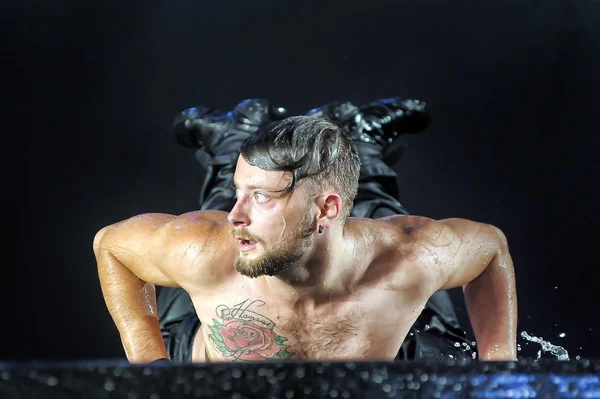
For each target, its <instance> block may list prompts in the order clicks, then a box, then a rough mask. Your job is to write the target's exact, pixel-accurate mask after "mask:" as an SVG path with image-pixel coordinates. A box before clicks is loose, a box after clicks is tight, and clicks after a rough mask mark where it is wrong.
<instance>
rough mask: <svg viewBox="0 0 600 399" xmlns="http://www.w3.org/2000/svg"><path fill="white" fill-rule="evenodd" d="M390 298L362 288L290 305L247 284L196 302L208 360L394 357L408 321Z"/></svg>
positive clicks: (406, 329)
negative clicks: (321, 300)
mask: <svg viewBox="0 0 600 399" xmlns="http://www.w3.org/2000/svg"><path fill="white" fill-rule="evenodd" d="M390 295H391V294H390ZM392 303H394V298H386V296H385V295H382V294H381V293H380V294H379V295H377V297H376V298H375V297H374V296H373V295H369V294H368V293H361V294H357V295H353V296H349V297H342V298H336V299H335V300H331V301H327V302H325V303H320V304H317V305H315V304H310V305H307V304H304V303H302V302H300V303H296V304H295V305H293V306H292V305H288V304H285V303H281V302H279V301H276V300H273V299H272V298H268V297H266V296H264V295H261V294H260V293H258V292H256V291H253V290H245V289H243V290H238V291H236V292H230V293H229V295H222V296H221V295H219V297H216V296H215V297H213V298H204V299H203V300H199V301H198V300H197V301H195V305H196V310H197V312H198V316H199V317H200V320H201V322H202V327H201V328H202V330H201V332H202V337H203V339H204V344H205V347H206V356H207V357H208V359H207V360H210V361H264V360H285V359H294V360H363V359H393V358H394V357H395V355H396V353H397V351H398V349H399V347H400V345H401V343H402V340H403V339H404V337H405V335H406V332H407V331H408V327H410V325H411V323H410V322H409V321H408V320H403V318H402V317H401V316H400V313H398V312H395V311H392V310H394V309H393V308H394V306H390V304H392ZM411 313H412V312H411ZM407 322H408V325H407V327H406V328H403V327H402V325H403V324H407Z"/></svg>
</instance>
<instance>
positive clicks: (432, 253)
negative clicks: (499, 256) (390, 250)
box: [380, 216, 506, 291]
mask: <svg viewBox="0 0 600 399" xmlns="http://www.w3.org/2000/svg"><path fill="white" fill-rule="evenodd" d="M380 221H382V222H383V223H385V224H387V225H389V226H390V228H391V229H392V231H393V232H394V233H393V236H394V237H395V238H396V239H395V240H394V242H395V244H394V245H397V246H398V250H397V255H398V257H399V263H398V265H399V267H400V268H401V269H402V268H404V269H408V270H410V273H409V274H410V275H411V276H415V277H417V278H418V280H419V281H420V282H421V283H420V284H424V285H425V286H426V287H427V286H429V287H427V288H428V289H433V290H434V291H435V290H437V289H439V288H441V287H442V288H446V289H447V288H453V287H457V286H460V285H461V284H462V283H463V282H464V281H466V280H469V279H472V278H475V277H476V275H477V273H479V272H480V271H481V270H482V267H484V266H485V265H487V264H488V263H489V262H490V261H491V259H492V258H493V256H494V255H495V254H496V253H497V252H498V251H499V250H500V249H501V248H502V247H504V246H506V237H505V236H504V234H503V233H502V231H501V230H500V229H498V228H497V227H495V226H493V225H491V224H488V223H482V222H477V221H474V220H469V219H462V218H451V219H442V220H435V219H432V218H428V217H424V216H393V217H390V218H386V219H381V220H380ZM396 243H397V244H396ZM409 281H410V280H409ZM469 281H470V280H469ZM417 283H418V282H417Z"/></svg>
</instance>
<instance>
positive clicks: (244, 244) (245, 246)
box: [238, 238, 256, 251]
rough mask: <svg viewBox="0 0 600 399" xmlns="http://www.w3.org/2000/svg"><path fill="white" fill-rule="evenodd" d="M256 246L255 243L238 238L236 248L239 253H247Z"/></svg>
mask: <svg viewBox="0 0 600 399" xmlns="http://www.w3.org/2000/svg"><path fill="white" fill-rule="evenodd" d="M255 246H256V241H254V240H246V239H243V238H238V247H239V249H240V251H249V250H251V249H252V248H254V247H255Z"/></svg>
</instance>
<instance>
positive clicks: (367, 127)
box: [308, 97, 431, 166]
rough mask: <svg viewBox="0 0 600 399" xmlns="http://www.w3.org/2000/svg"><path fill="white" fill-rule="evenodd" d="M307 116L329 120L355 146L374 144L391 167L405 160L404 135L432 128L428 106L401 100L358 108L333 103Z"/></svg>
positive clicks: (397, 98)
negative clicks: (340, 128)
mask: <svg viewBox="0 0 600 399" xmlns="http://www.w3.org/2000/svg"><path fill="white" fill-rule="evenodd" d="M308 115H315V116H319V117H326V118H328V119H330V120H332V121H334V122H336V123H338V124H339V125H341V126H342V127H344V129H346V131H347V133H348V134H349V135H350V136H351V137H352V139H353V140H354V142H355V143H357V145H358V143H360V142H364V143H369V144H373V145H375V146H376V147H377V149H378V150H379V153H380V156H381V158H382V159H383V160H384V161H385V163H386V164H388V166H392V164H394V163H395V162H397V161H398V160H400V159H401V158H402V155H403V154H404V151H405V150H406V144H405V143H403V142H402V141H400V140H397V139H398V138H399V137H400V136H402V135H404V134H415V133H421V132H423V131H424V130H426V129H427V128H428V127H429V123H430V122H431V115H430V114H429V113H428V112H427V110H426V104H425V103H424V102H422V101H419V100H412V99H403V98H400V97H391V98H384V99H379V100H376V101H373V102H371V103H369V104H367V105H364V106H361V107H357V106H356V105H354V104H352V103H350V102H333V103H330V104H326V105H323V106H321V107H318V108H314V109H312V110H310V111H309V112H308Z"/></svg>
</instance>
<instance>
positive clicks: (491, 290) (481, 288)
mask: <svg viewBox="0 0 600 399" xmlns="http://www.w3.org/2000/svg"><path fill="white" fill-rule="evenodd" d="M464 293H465V302H466V305H467V311H468V312H469V319H470V321H471V325H472V327H473V332H474V333H475V338H476V340H477V347H478V353H479V358H480V359H482V360H514V359H516V358H517V293H516V286H515V274H514V268H513V262H512V259H511V257H510V254H509V251H508V248H507V247H506V245H503V247H502V248H501V249H500V251H499V252H498V254H497V255H496V256H495V257H494V258H493V260H492V262H491V263H490V264H489V265H488V266H487V267H486V269H485V270H484V271H483V272H482V273H481V274H480V275H479V276H478V277H477V278H476V279H475V280H473V281H471V282H470V283H468V284H467V285H466V286H465V287H464Z"/></svg>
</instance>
